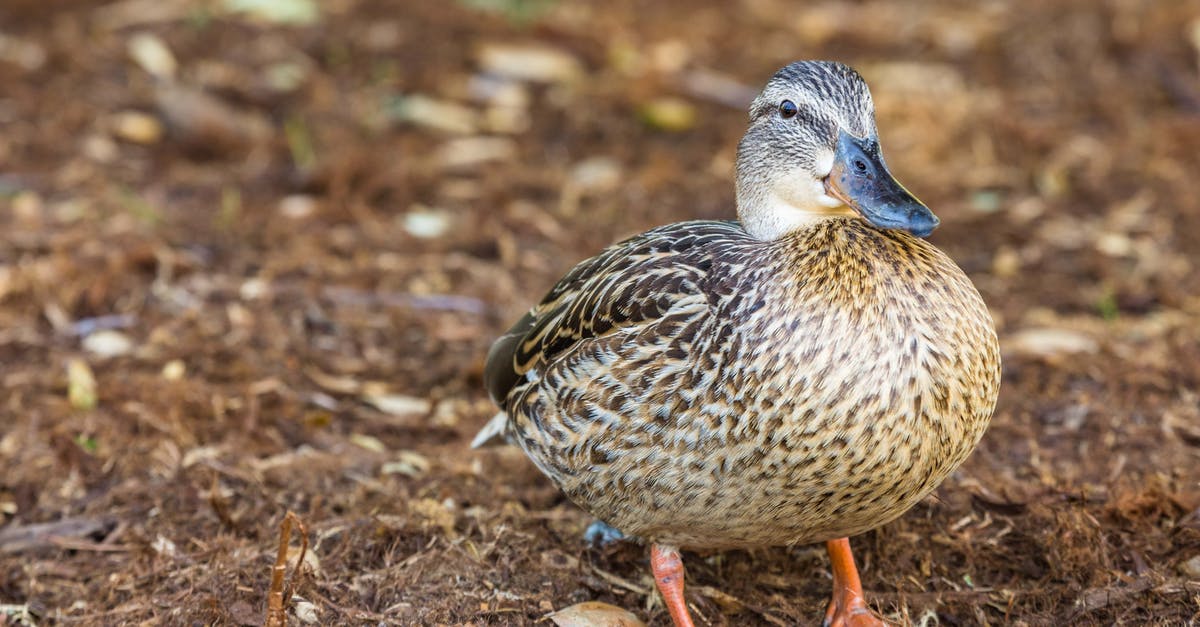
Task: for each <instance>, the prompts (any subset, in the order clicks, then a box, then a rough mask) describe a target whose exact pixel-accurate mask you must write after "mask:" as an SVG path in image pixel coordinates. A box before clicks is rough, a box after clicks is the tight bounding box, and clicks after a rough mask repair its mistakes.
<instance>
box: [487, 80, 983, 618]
mask: <svg viewBox="0 0 1200 627" xmlns="http://www.w3.org/2000/svg"><path fill="white" fill-rule="evenodd" d="M736 191H737V204H738V221H737V222H710V221H698V222H683V223H679V224H671V225H668V226H664V227H660V228H657V229H654V230H651V231H648V232H646V233H643V234H641V235H638V236H636V237H633V238H631V239H628V240H626V241H624V242H621V243H619V244H616V245H614V246H612V247H610V248H608V249H607V250H605V251H604V252H602V253H601V254H600V255H598V256H596V257H593V258H591V259H588V260H587V261H584V262H582V263H580V264H579V265H578V266H576V267H575V268H574V269H573V270H572V271H571V272H570V273H568V274H567V275H566V276H565V277H564V278H563V279H562V280H561V281H559V283H558V284H557V285H556V286H555V287H554V288H553V289H551V290H550V293H549V294H547V295H546V297H545V298H544V299H543V300H542V302H541V303H540V304H539V305H537V306H536V307H534V308H533V309H532V310H530V312H529V313H528V314H526V315H525V316H524V317H523V318H522V319H521V320H519V321H518V322H517V323H516V324H515V325H514V326H513V328H512V329H510V330H509V332H508V333H507V334H505V335H504V336H502V337H501V338H500V339H499V340H497V341H496V343H495V344H494V345H493V346H492V350H491V351H490V352H489V354H488V361H487V365H486V367H485V371H484V379H485V383H486V385H487V388H488V391H489V392H490V393H491V395H492V398H493V399H494V400H495V401H496V402H497V404H499V405H500V406H501V407H502V408H503V410H504V413H503V414H501V415H499V416H498V418H497V419H496V420H493V421H492V422H491V423H489V426H488V427H486V428H485V429H484V431H482V432H481V433H480V436H479V437H477V438H476V442H477V443H478V442H483V441H486V440H487V439H489V438H490V437H492V436H494V435H496V434H497V433H498V432H503V433H505V434H506V435H507V436H508V438H509V439H510V440H514V441H516V442H517V443H518V444H520V446H521V447H522V448H523V449H524V450H525V452H526V453H527V454H528V455H529V457H530V458H531V459H532V460H533V461H534V463H535V464H537V466H538V468H540V469H541V470H542V471H543V472H545V473H546V475H547V476H549V477H550V478H551V480H553V481H554V482H555V483H556V484H557V485H558V486H559V487H560V488H562V490H563V491H564V492H565V493H566V494H567V495H568V496H570V497H571V499H572V500H573V501H575V502H576V503H578V504H579V505H580V507H583V508H584V509H586V510H588V511H589V512H591V513H592V514H594V515H595V516H596V517H597V518H599V519H601V520H602V521H604V522H606V523H608V524H609V525H612V526H614V527H616V528H617V529H619V530H621V531H622V532H624V533H625V534H630V535H635V536H638V537H641V538H643V539H645V540H647V541H649V542H650V543H651V560H650V562H651V568H652V570H653V571H654V574H655V581H656V583H657V585H658V588H659V590H660V592H662V594H663V598H664V600H665V601H666V604H667V606H668V608H669V610H670V612H671V617H672V619H673V621H674V622H675V625H676V626H677V627H691V625H692V620H691V617H690V616H689V612H688V610H687V606H686V601H685V600H684V595H683V566H682V560H681V559H680V557H679V553H678V550H677V548H678V547H680V546H682V547H689V546H691V547H704V548H734V547H754V546H779V545H791V544H799V543H808V542H816V541H822V540H823V541H826V548H827V550H828V552H829V555H830V561H831V565H832V570H833V583H834V594H833V597H832V600H831V602H830V605H829V611H828V612H827V614H826V618H825V624H826V625H830V626H833V627H847V626H855V627H859V626H877V625H881V624H882V623H881V622H880V621H879V620H878V619H877V618H875V617H874V616H873V615H872V614H871V613H870V611H869V609H868V608H867V606H866V603H865V601H864V599H863V592H862V585H861V581H860V578H859V576H858V571H857V568H856V567H855V565H854V559H853V556H852V555H851V551H850V545H849V542H848V540H847V539H846V538H847V536H852V535H856V534H858V533H861V532H863V531H867V530H868V529H872V528H874V527H878V526H880V525H883V524H884V523H886V522H888V521H890V520H892V519H894V518H896V517H897V516H899V515H900V514H902V513H904V512H905V511H907V510H908V509H909V508H910V507H912V506H913V504H915V503H916V502H917V501H919V500H920V499H921V498H922V497H924V496H925V495H926V494H928V493H929V492H930V491H932V490H933V489H934V488H936V487H937V486H938V484H939V483H941V481H942V480H943V479H945V478H946V476H947V475H948V474H950V472H952V471H953V470H954V469H955V468H957V467H958V465H959V464H961V463H962V461H963V460H964V459H966V457H967V456H968V455H969V454H970V453H971V451H972V450H973V449H974V448H975V445H976V443H977V442H978V441H979V438H980V436H982V435H983V432H984V430H985V429H986V428H987V425H988V421H989V420H990V418H991V414H992V410H993V408H994V407H995V403H996V397H997V393H998V391H999V386H1000V351H999V348H998V345H997V341H996V334H995V331H994V329H993V326H992V321H991V318H990V317H989V315H988V311H987V308H986V307H985V306H984V304H983V300H982V299H981V298H980V296H979V293H978V292H977V291H976V290H975V288H974V286H972V285H971V282H970V280H969V279H968V278H967V277H966V275H964V274H963V272H962V270H960V269H959V268H958V267H957V266H956V265H954V262H953V261H951V260H950V258H949V257H947V256H946V255H945V254H943V253H942V252H941V251H939V250H938V249H937V248H935V247H934V246H933V245H931V244H929V243H927V242H926V241H924V240H922V239H919V238H918V237H916V236H921V237H924V236H926V235H928V234H929V233H930V232H932V231H933V229H935V228H937V226H938V219H937V217H936V216H934V215H933V213H932V212H931V211H930V210H929V208H928V207H926V206H925V205H924V204H923V203H921V202H920V201H919V200H917V199H916V197H914V196H913V195H912V194H911V193H910V192H909V191H908V190H906V189H905V188H904V187H903V186H902V185H900V184H899V183H898V182H897V181H896V180H895V179H894V178H893V177H892V176H891V174H890V173H889V172H888V169H887V166H886V165H885V163H884V161H883V154H882V152H881V149H880V146H879V139H878V133H877V132H876V130H875V118H874V106H873V104H872V100H871V96H870V92H869V91H868V90H867V87H866V84H865V83H864V82H863V81H862V77H860V76H859V75H858V74H857V73H856V72H855V71H854V70H852V69H850V68H848V67H846V66H844V65H841V64H838V63H830V62H821V61H816V62H812V61H809V62H798V63H793V64H791V65H789V66H787V67H785V68H783V69H782V70H780V71H779V72H777V73H776V74H775V76H773V77H772V78H771V80H770V81H769V82H768V83H767V86H766V87H765V88H764V89H763V92H762V93H761V94H759V96H758V97H757V98H755V100H754V102H753V103H752V104H751V106H750V126H749V129H748V130H747V132H746V135H745V136H744V137H743V138H742V141H741V142H740V143H739V145H738V158H737V185H736Z"/></svg>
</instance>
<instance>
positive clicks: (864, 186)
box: [825, 131, 940, 237]
mask: <svg viewBox="0 0 1200 627" xmlns="http://www.w3.org/2000/svg"><path fill="white" fill-rule="evenodd" d="M825 193H827V194H829V195H830V196H832V197H834V198H837V199H838V200H840V201H842V202H844V203H846V205H847V206H849V207H850V208H851V209H853V210H854V211H855V212H857V213H858V214H859V215H861V216H862V217H863V219H864V220H866V221H867V222H870V223H871V224H873V225H875V226H877V227H879V228H881V229H897V230H901V231H908V232H909V233H912V234H913V235H916V236H917V237H928V236H929V234H930V233H932V232H933V230H934V229H936V228H937V226H938V224H939V222H940V221H939V220H938V219H937V216H935V215H933V212H932V211H930V210H929V207H926V206H925V204H924V203H922V202H921V201H919V200H917V198H916V196H913V195H912V194H911V193H909V191H908V190H907V189H904V186H903V185H901V184H900V183H899V182H898V181H896V178H895V177H893V176H892V173H891V172H888V169H887V165H886V164H884V162H883V154H881V153H880V152H879V142H878V141H877V140H876V139H874V138H872V137H868V138H858V137H853V136H851V135H849V134H847V133H846V132H845V131H839V134H838V142H837V148H836V150H835V152H834V159H833V169H832V170H831V171H830V172H829V176H828V177H826V178H825Z"/></svg>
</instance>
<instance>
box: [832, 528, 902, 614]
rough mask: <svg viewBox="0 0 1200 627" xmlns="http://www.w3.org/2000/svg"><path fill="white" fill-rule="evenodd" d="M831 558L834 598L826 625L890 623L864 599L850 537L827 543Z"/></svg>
mask: <svg viewBox="0 0 1200 627" xmlns="http://www.w3.org/2000/svg"><path fill="white" fill-rule="evenodd" d="M825 550H826V551H827V552H828V553H829V562H830V565H831V566H832V570H833V598H832V599H831V600H830V601H829V609H828V610H826V611H825V621H824V622H823V623H822V625H823V626H824V627H887V623H885V622H883V620H881V619H880V618H879V617H878V616H876V615H875V613H874V612H872V611H871V609H870V608H868V607H867V602H866V600H864V599H863V591H862V582H861V581H860V580H859V577H858V567H856V566H855V565H854V555H853V554H852V553H851V552H850V540H849V539H847V538H839V539H837V540H830V541H829V542H826V543H825Z"/></svg>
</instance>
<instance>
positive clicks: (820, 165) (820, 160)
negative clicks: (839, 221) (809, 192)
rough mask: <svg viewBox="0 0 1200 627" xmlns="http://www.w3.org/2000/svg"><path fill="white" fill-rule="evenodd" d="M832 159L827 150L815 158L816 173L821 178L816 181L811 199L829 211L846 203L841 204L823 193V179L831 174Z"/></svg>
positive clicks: (831, 154) (832, 156) (830, 153)
mask: <svg viewBox="0 0 1200 627" xmlns="http://www.w3.org/2000/svg"><path fill="white" fill-rule="evenodd" d="M833 159H834V155H833V153H832V152H831V151H828V150H822V151H821V154H820V155H819V156H818V157H817V160H816V166H817V172H820V173H821V177H820V179H821V180H818V181H817V183H816V189H815V190H814V193H813V198H815V199H816V201H817V204H818V205H821V206H822V207H828V208H830V209H835V208H837V207H841V206H842V205H844V204H846V203H843V202H842V201H841V200H838V199H837V198H834V197H832V196H830V195H829V194H826V193H825V181H824V179H825V177H827V176H829V174H830V173H831V172H833Z"/></svg>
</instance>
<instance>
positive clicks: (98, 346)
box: [83, 330, 133, 357]
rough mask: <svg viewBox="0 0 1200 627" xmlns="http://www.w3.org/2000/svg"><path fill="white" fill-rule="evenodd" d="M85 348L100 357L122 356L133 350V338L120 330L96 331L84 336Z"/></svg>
mask: <svg viewBox="0 0 1200 627" xmlns="http://www.w3.org/2000/svg"><path fill="white" fill-rule="evenodd" d="M83 349H84V350H86V351H87V352H89V353H92V354H95V355H99V356H100V357H120V356H122V355H127V354H129V352H130V351H132V350H133V340H131V339H129V336H128V335H125V334H124V333H121V332H120V331H112V330H105V331H96V332H95V333H92V334H91V335H89V336H87V337H85V338H83Z"/></svg>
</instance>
